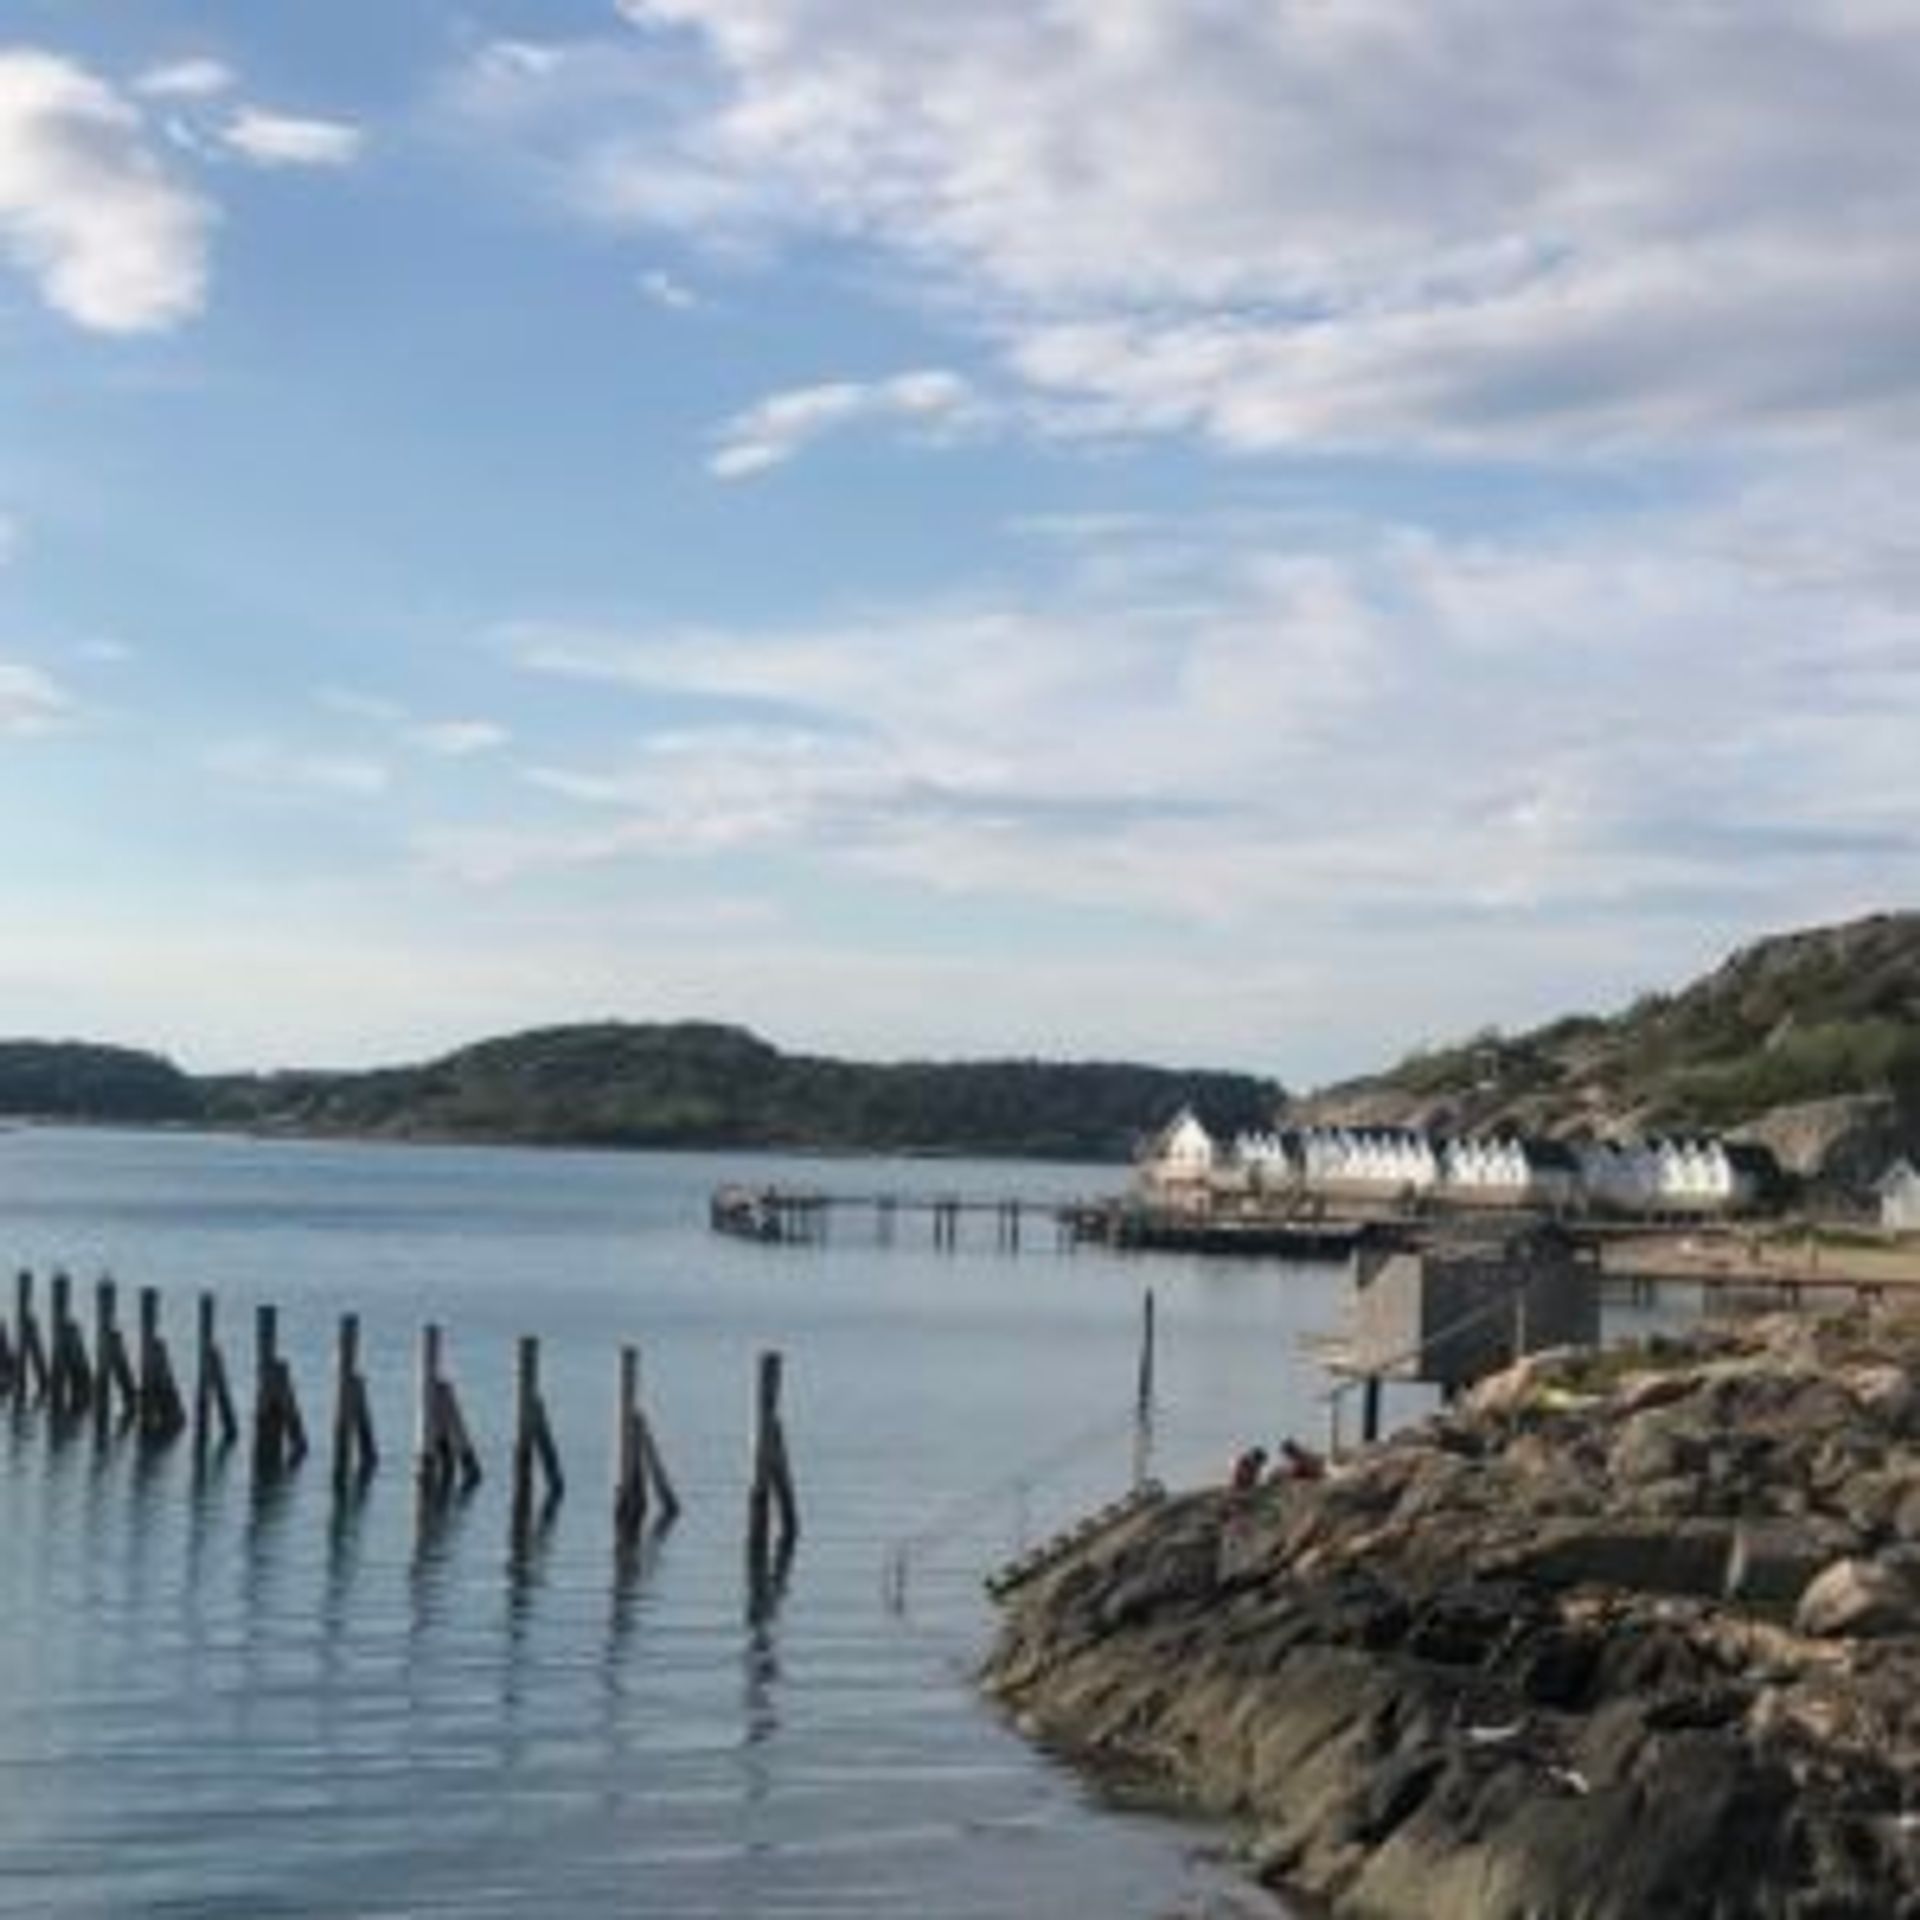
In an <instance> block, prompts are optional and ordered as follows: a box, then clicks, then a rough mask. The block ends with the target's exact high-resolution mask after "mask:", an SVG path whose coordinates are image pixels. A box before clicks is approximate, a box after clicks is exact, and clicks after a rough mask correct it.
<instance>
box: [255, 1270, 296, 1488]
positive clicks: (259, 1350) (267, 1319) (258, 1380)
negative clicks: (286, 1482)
mask: <svg viewBox="0 0 1920 1920" xmlns="http://www.w3.org/2000/svg"><path fill="white" fill-rule="evenodd" d="M253 1352H254V1387H253V1465H254V1472H255V1474H256V1475H257V1476H259V1477H260V1478H263V1479H272V1478H274V1477H275V1476H276V1475H278V1474H281V1473H283V1472H285V1471H286V1470H287V1469H288V1468H289V1467H297V1466H298V1465H299V1464H300V1462H301V1461H302V1460H304V1459H305V1458H306V1457H307V1427H306V1422H305V1421H304V1420H303V1419H302V1418H301V1415H300V1401H299V1398H298V1396H297V1395H296V1394H295V1392H294V1388H293V1369H292V1368H291V1367H290V1366H288V1364H287V1362H286V1361H285V1360H283V1359H282V1358H281V1357H280V1310H279V1309H278V1308H277V1307H271V1306H266V1305H261V1306H257V1307H255V1308H254V1312H253Z"/></svg>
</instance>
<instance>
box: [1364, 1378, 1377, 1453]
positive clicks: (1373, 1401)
mask: <svg viewBox="0 0 1920 1920" xmlns="http://www.w3.org/2000/svg"><path fill="white" fill-rule="evenodd" d="M1360 1438H1361V1440H1362V1442H1363V1443H1364V1444H1366V1445H1367V1446H1372V1445H1373V1443H1374V1442H1375V1441H1376V1440H1378V1439H1379V1438H1380V1376H1379V1375H1378V1374H1377V1373H1370V1374H1368V1375H1367V1377H1366V1379H1365V1380H1364V1381H1362V1382H1361V1386H1360Z"/></svg>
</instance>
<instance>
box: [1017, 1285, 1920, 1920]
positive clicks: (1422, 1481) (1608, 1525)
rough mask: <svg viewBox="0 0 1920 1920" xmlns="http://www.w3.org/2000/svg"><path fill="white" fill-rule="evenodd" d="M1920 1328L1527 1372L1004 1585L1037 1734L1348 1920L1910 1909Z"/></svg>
mask: <svg viewBox="0 0 1920 1920" xmlns="http://www.w3.org/2000/svg"><path fill="white" fill-rule="evenodd" d="M1916 1378H1920V1328H1915V1329H1902V1328H1890V1327H1886V1326H1877V1325H1870V1324H1868V1323H1865V1322H1862V1321H1855V1320H1849V1321H1846V1322H1834V1323H1829V1324H1827V1325H1824V1326H1822V1327H1819V1328H1814V1327H1811V1326H1809V1325H1807V1324H1804V1323H1800V1322H1789V1321H1784V1320H1783V1321H1776V1322H1761V1323H1756V1324H1755V1325H1754V1326H1753V1327H1752V1328H1750V1329H1749V1330H1748V1331H1746V1332H1744V1333H1741V1334H1713V1335H1707V1334H1702V1335H1700V1336H1697V1337H1689V1338H1687V1339H1685V1340H1679V1341H1668V1342H1664V1343H1662V1344H1659V1345H1657V1346H1655V1347H1652V1348H1649V1349H1646V1350H1642V1351H1638V1352H1635V1353H1632V1354H1629V1355H1626V1356H1624V1357H1623V1356H1622V1355H1619V1354H1611V1355H1606V1356H1587V1357H1581V1356H1577V1355H1562V1356H1554V1357H1550V1358H1548V1359H1545V1360H1542V1359H1541V1358H1539V1357H1536V1358H1534V1359H1532V1360H1530V1361H1528V1362H1526V1363H1524V1365H1523V1369H1522V1370H1517V1371H1516V1372H1514V1373H1512V1374H1510V1375H1507V1376H1502V1377H1499V1378H1496V1379H1495V1380H1492V1381H1489V1382H1487V1383H1485V1384H1484V1385H1483V1386H1482V1387H1481V1388H1480V1389H1479V1390H1477V1392H1476V1393H1475V1395H1474V1396H1473V1397H1472V1398H1471V1399H1470V1400H1469V1401H1468V1402H1467V1403H1465V1404H1464V1405H1462V1406H1461V1407H1459V1408H1458V1409H1456V1410H1455V1411H1453V1412H1450V1413H1448V1414H1446V1415H1443V1416H1441V1417H1439V1418H1436V1419H1435V1420H1433V1421H1432V1422H1430V1423H1429V1424H1427V1425H1426V1426H1424V1427H1422V1428H1420V1429H1418V1430H1417V1431H1414V1432H1411V1433H1409V1434H1407V1435H1404V1436H1402V1437H1399V1438H1397V1439H1395V1440H1392V1441H1390V1442H1388V1443H1387V1444H1385V1445H1382V1446H1380V1447H1377V1448H1374V1449H1371V1450H1369V1451H1368V1452H1366V1453H1364V1454H1362V1455H1359V1456H1357V1457H1355V1458H1354V1459H1353V1460H1352V1461H1350V1462H1349V1463H1347V1464H1345V1465H1343V1466H1342V1467H1341V1468H1340V1469H1339V1470H1337V1471H1336V1472H1335V1473H1334V1474H1332V1475H1330V1476H1329V1477H1328V1478H1327V1479H1325V1480H1324V1481H1319V1482H1299V1481H1296V1482H1287V1483H1284V1484H1273V1485H1268V1486H1265V1487H1261V1488H1258V1489H1256V1490H1254V1491H1253V1492H1251V1493H1244V1494H1235V1493H1231V1492H1224V1491H1220V1492H1215V1491H1207V1492H1200V1493H1194V1494H1190V1495H1186V1496H1183V1497H1179V1498H1175V1499H1172V1500H1169V1501H1167V1502H1165V1503H1163V1504H1162V1505H1161V1506H1159V1507H1158V1508H1155V1509H1152V1510H1150V1511H1148V1512H1146V1513H1144V1514H1142V1515H1141V1516H1139V1517H1138V1518H1135V1519H1133V1520H1131V1521H1128V1522H1126V1523H1125V1524H1123V1525H1121V1526H1120V1527H1118V1528H1116V1529H1114V1530H1113V1531H1111V1532H1109V1533H1107V1534H1105V1535H1103V1536H1101V1537H1100V1538H1099V1539H1097V1540H1095V1541H1094V1542H1092V1543H1091V1544H1089V1545H1088V1546H1087V1547H1085V1548H1084V1549H1082V1550H1081V1551H1079V1552H1077V1553H1075V1554H1072V1555H1070V1556H1069V1557H1068V1558H1067V1559H1066V1560H1065V1561H1064V1562H1062V1563H1060V1564H1058V1565H1056V1566H1054V1567H1052V1568H1051V1569H1049V1570H1048V1571H1047V1572H1046V1573H1044V1574H1043V1575H1042V1576H1040V1577H1039V1578H1037V1579H1036V1580H1035V1581H1033V1582H1032V1583H1031V1584H1030V1585H1029V1586H1027V1587H1026V1588H1024V1589H1022V1590H1021V1591H1020V1592H1019V1593H1017V1594H1016V1595H1015V1596H1014V1597H1013V1599H1012V1601H1011V1603H1010V1605H1009V1607H1008V1610H1007V1614H1006V1617H1005V1621H1004V1626H1003V1631H1002V1634H1001V1638H1000V1641H999V1644H998V1646H997V1648H996V1650H995V1652H994V1654H993V1657H992V1659H991V1661H990V1663H989V1667H988V1670H987V1675H986V1680H987V1684H988V1686H989V1688H990V1689H991V1691H992V1692H993V1693H994V1694H996V1695H997V1696H998V1697H999V1698H1000V1699H1001V1700H1002V1701H1003V1702H1004V1703H1005V1704H1006V1705H1007V1707H1008V1708H1009V1709H1010V1710H1011V1711H1012V1712H1013V1713H1014V1714H1015V1715H1016V1716H1017V1717H1018V1719H1019V1720H1020V1722H1021V1724H1022V1725H1024V1726H1025V1727H1027V1728H1028V1729H1029V1730H1031V1731H1032V1732H1033V1733H1035V1734H1036V1735H1037V1736H1039V1737H1041V1738H1043V1739H1044V1740H1046V1741H1047V1742H1048V1743H1049V1744H1050V1745H1052V1746H1054V1747H1055V1748H1057V1749H1059V1750H1061V1751H1063V1752H1065V1753H1067V1754H1069V1755H1072V1756H1074V1757H1077V1758H1078V1759H1080V1760H1082V1761H1085V1762H1087V1763H1090V1764H1093V1765H1096V1766H1103V1767H1112V1768H1116V1769H1123V1770H1124V1771H1125V1772H1126V1773H1127V1774H1129V1775H1130V1776H1133V1777H1135V1778H1144V1779H1146V1780H1149V1781H1152V1782H1157V1783H1158V1785H1159V1786H1160V1787H1161V1788H1162V1789H1163V1790H1164V1791H1165V1792H1166V1793H1167V1794H1168V1795H1169V1796H1170V1797H1172V1798H1176V1799H1178V1800H1180V1801H1182V1802H1184V1803H1186V1804H1188V1805H1190V1806H1193V1807H1197V1808H1200V1809H1204V1810H1206V1811H1209V1812H1211V1813H1214V1814H1218V1815H1223V1816H1228V1817H1230V1818H1232V1819H1234V1820H1235V1821H1237V1822H1239V1823H1241V1824H1242V1825H1243V1826H1244V1828H1245V1830H1246V1832H1247V1835H1248V1845H1249V1854H1250V1858H1251V1860H1252V1862H1253V1864H1254V1866H1255V1868H1256V1870H1257V1871H1258V1872H1259V1874H1260V1875H1261V1876H1262V1877H1263V1878H1264V1879H1266V1880H1267V1881H1268V1882H1269V1883H1271V1884H1272V1885H1274V1886H1276V1887H1278V1888H1280V1889H1282V1890H1283V1891H1286V1892H1290V1893H1292V1894H1294V1895H1296V1896H1306V1897H1308V1898H1310V1899H1311V1900H1313V1901H1315V1902H1319V1903H1324V1904H1325V1906H1326V1907H1327V1908H1328V1909H1329V1910H1330V1911H1331V1912H1332V1913H1334V1914H1335V1915H1339V1916H1354V1917H1355V1920H1645V1917H1646V1916H1654V1915H1657V1916H1660V1917H1661V1920H1689V1917H1691V1916H1698V1917H1699V1920H1734V1917H1735V1916H1739V1917H1740V1920H1847V1917H1851V1916H1857V1917H1858V1920H1866V1916H1870V1915H1871V1916H1902V1915H1906V1916H1920V1397H1917V1396H1916V1394H1915V1392H1914V1389H1913V1386H1912V1382H1913V1380H1914V1379H1916Z"/></svg>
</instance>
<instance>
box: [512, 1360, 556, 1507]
mask: <svg viewBox="0 0 1920 1920" xmlns="http://www.w3.org/2000/svg"><path fill="white" fill-rule="evenodd" d="M513 1402H514V1417H513V1517H514V1524H515V1525H516V1526H521V1527H524V1526H525V1525H526V1523H527V1521H528V1520H529V1519H530V1518H531V1516H532V1514H533V1477H534V1471H535V1468H536V1466H537V1467H538V1469H539V1472H540V1475H541V1477H542V1480H543V1482H544V1484H545V1487H546V1499H545V1500H544V1501H543V1502H542V1506H543V1507H545V1508H550V1507H552V1506H553V1505H554V1504H555V1503H556V1502H557V1501H558V1500H559V1499H560V1497H561V1496H562V1495H563V1494H564V1493H565V1492H566V1482H565V1480H564V1478H563V1477H562V1475H561V1472H560V1451H559V1449H558V1448H557V1447H556V1446H555V1445H554V1444H553V1429H552V1427H551V1426H550V1425H549V1424H548V1421H547V1407H546V1402H545V1401H544V1400H543V1399H542V1398H541V1397H540V1342H539V1341H538V1340H536V1339H535V1338H534V1337H533V1336H532V1335H531V1334H523V1335H522V1336H521V1339H520V1344H519V1348H518V1352H517V1355H516V1359H515V1365H514V1395H513Z"/></svg>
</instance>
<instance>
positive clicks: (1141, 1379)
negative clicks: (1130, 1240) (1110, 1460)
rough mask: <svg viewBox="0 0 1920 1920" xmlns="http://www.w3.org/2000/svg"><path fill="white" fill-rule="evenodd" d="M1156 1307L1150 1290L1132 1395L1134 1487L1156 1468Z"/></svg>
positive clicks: (1142, 1310)
mask: <svg viewBox="0 0 1920 1920" xmlns="http://www.w3.org/2000/svg"><path fill="white" fill-rule="evenodd" d="M1153 1367H1154V1305H1153V1289H1152V1288H1151V1287H1149V1288H1148V1289H1147V1291H1146V1294H1145V1296H1144V1298H1143V1299H1142V1300H1141V1303H1140V1370H1139V1374H1138V1377H1137V1378H1136V1380H1135V1382H1134V1395H1133V1484H1134V1487H1135V1488H1136V1490H1137V1489H1138V1488H1140V1487H1143V1486H1145V1485H1146V1483H1147V1474H1148V1471H1149V1469H1150V1468H1151V1466H1152V1464H1153Z"/></svg>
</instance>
